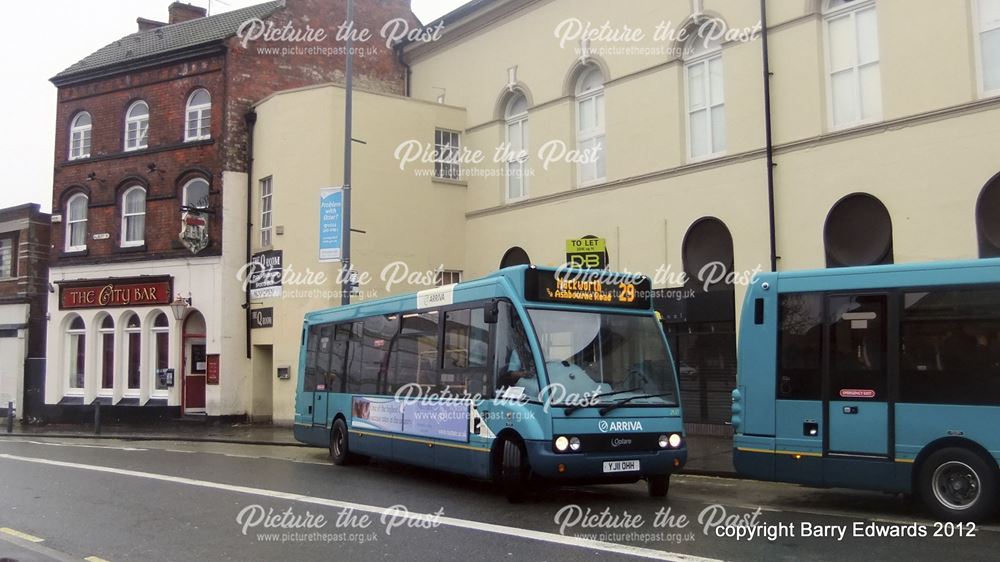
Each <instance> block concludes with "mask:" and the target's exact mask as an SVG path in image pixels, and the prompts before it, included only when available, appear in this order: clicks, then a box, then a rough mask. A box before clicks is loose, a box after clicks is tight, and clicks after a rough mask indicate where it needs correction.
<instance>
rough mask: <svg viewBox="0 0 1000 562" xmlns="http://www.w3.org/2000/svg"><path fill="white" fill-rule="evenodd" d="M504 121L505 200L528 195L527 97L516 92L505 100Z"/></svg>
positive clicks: (517, 199) (510, 200) (513, 199)
mask: <svg viewBox="0 0 1000 562" xmlns="http://www.w3.org/2000/svg"><path fill="white" fill-rule="evenodd" d="M504 119H505V121H506V126H505V129H506V140H507V147H508V156H507V202H508V203H511V202H514V201H520V200H521V199H524V198H525V197H527V196H528V176H527V173H526V171H527V168H528V98H526V97H525V96H524V94H522V93H517V94H515V95H514V96H512V97H511V98H510V100H508V101H507V106H506V110H505V111H504Z"/></svg>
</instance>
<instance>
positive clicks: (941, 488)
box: [919, 447, 997, 521]
mask: <svg viewBox="0 0 1000 562" xmlns="http://www.w3.org/2000/svg"><path fill="white" fill-rule="evenodd" d="M919 487H920V489H919V492H920V497H921V498H922V499H923V501H924V504H925V505H926V506H927V509H929V510H930V511H931V513H933V514H934V516H935V517H936V518H937V519H940V520H944V521H981V520H983V519H985V518H987V517H989V516H990V515H991V514H992V513H993V511H994V509H995V506H994V504H993V502H994V499H995V498H996V489H997V470H996V467H995V466H990V465H989V464H988V463H987V462H986V461H985V460H984V459H983V458H982V457H980V456H979V455H977V454H976V453H974V452H972V451H970V450H968V449H961V448H957V447H955V448H948V449H941V450H940V451H937V452H935V453H933V454H931V456H929V457H927V460H926V461H924V463H923V464H922V465H921V466H920V480H919Z"/></svg>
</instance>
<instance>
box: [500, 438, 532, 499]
mask: <svg viewBox="0 0 1000 562" xmlns="http://www.w3.org/2000/svg"><path fill="white" fill-rule="evenodd" d="M524 457H525V455H524V449H523V448H521V444H520V443H518V442H517V441H514V440H512V439H507V440H505V441H504V442H503V457H502V458H501V459H500V484H501V486H503V493H504V495H505V496H507V501H509V502H510V503H521V502H523V501H524V498H525V496H526V495H527V488H528V464H527V463H526V462H525V460H524Z"/></svg>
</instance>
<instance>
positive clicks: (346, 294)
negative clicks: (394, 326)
mask: <svg viewBox="0 0 1000 562" xmlns="http://www.w3.org/2000/svg"><path fill="white" fill-rule="evenodd" d="M347 24H348V28H347V29H348V34H347V64H346V68H345V70H344V74H345V77H346V81H347V84H346V90H347V91H346V92H345V104H344V225H343V230H344V231H343V234H342V236H343V239H344V247H343V255H342V259H343V271H342V272H341V275H342V279H341V284H342V287H341V291H342V292H341V295H340V304H341V305H348V304H351V290H352V289H353V279H352V278H351V277H352V275H351V148H352V146H351V145H352V144H353V139H352V136H353V132H352V128H353V123H352V119H351V117H352V113H353V111H352V109H353V107H352V105H353V102H354V91H353V87H354V81H353V79H354V77H353V74H354V72H353V71H354V54H353V52H352V50H353V47H354V0H347Z"/></svg>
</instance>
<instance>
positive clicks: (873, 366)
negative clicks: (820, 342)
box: [830, 295, 887, 401]
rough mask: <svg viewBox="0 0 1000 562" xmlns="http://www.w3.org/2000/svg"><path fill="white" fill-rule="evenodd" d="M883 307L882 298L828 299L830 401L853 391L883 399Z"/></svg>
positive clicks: (884, 386)
mask: <svg viewBox="0 0 1000 562" xmlns="http://www.w3.org/2000/svg"><path fill="white" fill-rule="evenodd" d="M885 308H886V306H885V296H884V295H864V296H836V297H830V399H831V400H837V399H840V398H845V397H848V396H851V395H852V393H850V392H849V391H855V390H863V391H866V392H868V391H874V396H872V397H871V399H872V400H875V401H884V400H886V398H887V397H886V368H885V360H886V330H885V327H886V321H885V314H886V310H885ZM869 394H870V393H869Z"/></svg>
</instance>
